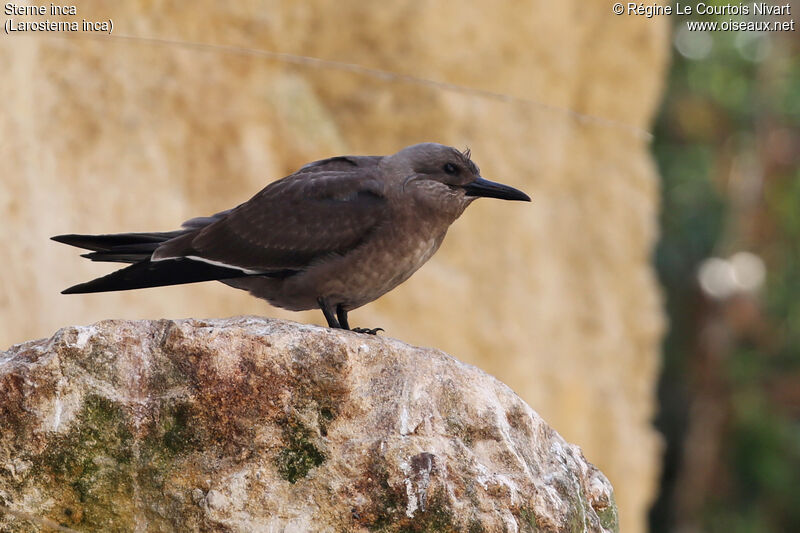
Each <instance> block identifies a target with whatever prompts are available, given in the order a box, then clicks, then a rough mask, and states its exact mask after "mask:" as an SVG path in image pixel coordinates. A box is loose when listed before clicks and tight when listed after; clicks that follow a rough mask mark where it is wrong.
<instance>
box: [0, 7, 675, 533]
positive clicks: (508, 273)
mask: <svg viewBox="0 0 800 533" xmlns="http://www.w3.org/2000/svg"><path fill="white" fill-rule="evenodd" d="M77 6H78V10H79V13H78V18H79V19H80V18H86V19H109V18H111V19H113V21H114V24H115V35H116V36H118V37H119V36H123V35H139V36H152V37H161V38H166V39H174V40H185V41H198V42H204V43H216V44H225V45H236V46H245V47H252V48H258V49H268V50H274V51H282V52H292V53H299V54H308V55H313V56H319V57H324V58H329V59H336V60H341V61H345V62H351V63H359V64H362V65H366V66H371V67H376V68H381V69H386V70H391V71H395V72H398V73H406V74H412V75H416V76H422V77H428V78H435V79H438V80H446V81H449V82H453V83H458V84H464V85H469V86H472V87H476V88H480V89H487V90H491V91H497V92H501V93H506V94H509V95H514V96H518V97H523V98H530V99H534V100H537V101H540V102H542V103H545V104H548V105H552V106H559V107H563V108H569V109H572V110H575V111H579V112H581V113H586V114H591V115H596V116H598V117H604V118H607V119H612V120H614V121H619V122H621V123H625V124H628V125H631V126H633V127H636V128H644V129H646V128H648V126H649V124H650V121H651V118H652V116H653V113H654V111H655V108H656V106H657V103H658V100H659V96H660V92H661V89H662V84H663V79H664V75H665V66H666V63H667V61H668V49H669V47H668V32H669V28H668V27H667V23H666V22H662V21H658V20H656V19H649V20H648V19H644V18H641V17H626V16H622V17H617V16H614V15H612V14H611V3H610V2H608V1H607V0H591V1H586V0H562V1H559V2H552V1H548V0H541V1H536V0H530V1H525V2H505V3H495V2H488V1H484V2H453V1H423V0H420V1H399V2H390V3H374V2H373V3H366V2H361V1H356V0H348V1H341V0H340V1H336V2H333V1H314V2H292V1H288V0H287V1H247V2H235V3H224V2H213V1H198V2H191V3H188V2H177V1H175V2H153V1H147V0H132V1H127V2H100V1H80V2H78V4H77ZM0 68H2V72H3V77H4V80H3V83H2V84H0V101H2V102H3V104H2V108H1V109H0V128H2V130H1V131H2V141H0V180H2V182H1V183H2V187H1V188H0V206H2V213H3V220H2V221H3V223H2V225H0V247H2V250H3V257H4V259H3V262H2V265H3V267H2V268H3V274H2V276H1V277H0V284H1V285H0V313H2V315H1V316H0V345H2V346H4V347H5V346H8V345H10V344H11V343H15V342H20V341H23V340H25V339H30V338H37V337H43V336H47V335H50V334H51V333H52V332H54V331H55V330H56V329H57V328H59V327H61V326H64V325H67V324H84V323H89V322H93V321H97V320H100V319H103V318H110V317H124V318H144V317H148V318H155V317H162V316H163V317H187V316H195V317H205V316H208V317H220V316H228V315H236V314H249V313H251V314H260V315H266V316H274V317H286V318H291V319H293V320H299V321H313V322H316V323H322V316H321V313H307V314H290V313H285V312H282V311H280V310H277V309H274V308H271V307H269V306H268V305H267V304H265V303H263V302H261V301H258V300H255V299H252V298H250V297H248V296H247V295H245V294H244V293H241V292H239V291H236V290H233V289H229V288H227V287H224V286H222V285H221V284H213V283H207V284H200V285H194V286H185V287H178V288H166V289H160V290H146V291H134V292H129V293H120V294H102V295H88V296H61V295H59V294H58V293H59V291H60V290H61V289H63V288H65V287H67V286H69V285H71V284H74V283H77V282H80V281H85V280H88V279H90V278H92V277H95V276H97V275H101V274H104V273H106V272H108V271H109V270H110V269H109V265H98V264H90V263H88V262H86V261H84V260H82V259H80V258H79V257H78V256H77V253H76V251H75V250H73V249H69V248H67V247H65V246H63V245H58V244H56V243H53V242H51V241H49V240H48V237H50V236H51V235H55V234H58V233H65V232H89V233H94V232H117V231H130V230H168V229H173V228H174V227H176V225H177V224H178V223H179V222H181V221H183V220H184V219H187V218H190V217H192V216H196V215H203V214H209V213H212V212H215V211H217V210H221V209H224V208H227V207H230V206H232V205H235V204H236V203H239V202H241V201H243V200H246V199H247V198H249V197H250V195H252V194H253V193H255V192H256V191H257V190H259V189H260V188H261V187H263V186H264V185H265V184H266V183H268V182H269V181H271V180H273V179H276V178H279V177H281V176H283V175H285V174H287V173H289V172H291V171H292V170H293V169H296V168H298V167H299V166H300V165H302V164H304V163H306V162H308V161H311V160H314V159H318V158H322V157H327V156H331V155H335V154H340V153H355V154H362V153H363V154H383V153H390V152H394V151H396V150H397V149H399V148H401V147H403V146H405V145H407V144H411V143H415V142H420V141H438V142H442V143H446V144H451V145H455V146H458V147H464V146H467V145H468V146H470V147H471V148H472V151H473V157H474V159H475V160H476V162H477V163H478V164H479V165H480V166H481V168H482V170H483V174H484V176H486V177H487V178H489V179H495V180H498V181H502V182H505V183H509V184H511V185H514V186H517V187H520V188H522V189H523V190H525V191H526V192H528V193H530V194H531V196H532V197H533V203H532V204H520V203H513V204H509V203H503V202H500V201H492V200H482V201H479V202H478V203H477V204H476V205H474V206H473V207H471V208H470V209H469V210H468V211H467V213H466V214H465V215H464V217H463V218H462V219H461V220H460V221H458V222H457V223H456V225H455V226H454V227H453V229H452V231H451V232H450V235H449V236H448V238H447V240H445V244H444V246H443V248H442V250H441V251H440V252H439V254H438V255H437V256H436V257H435V258H434V259H433V260H432V261H431V262H430V264H428V265H426V266H425V267H424V268H423V269H422V270H421V271H420V272H419V273H418V274H417V275H415V276H414V277H413V278H412V279H411V280H410V281H409V282H407V283H406V284H405V285H403V286H402V287H400V288H399V289H397V290H396V291H394V292H393V293H391V294H389V295H388V296H386V297H384V298H383V299H382V300H380V301H379V302H377V303H374V304H371V305H369V306H367V307H365V308H363V309H361V310H358V311H356V312H355V313H354V314H353V317H352V319H351V322H352V323H355V324H356V325H364V326H371V327H372V326H378V325H379V326H382V327H384V328H386V330H387V332H388V334H389V335H391V336H394V337H398V338H400V339H403V340H405V341H407V342H410V343H414V344H421V345H427V346H435V347H438V348H441V349H442V350H445V351H447V352H449V353H451V354H453V355H455V356H456V357H459V358H460V359H463V360H465V361H468V362H471V363H474V364H476V365H478V366H480V367H481V368H483V369H485V370H487V371H489V372H491V373H493V374H495V375H497V376H499V377H500V378H501V379H503V380H504V381H506V382H507V383H508V384H509V385H511V386H512V387H513V388H514V389H515V390H516V391H517V392H518V393H519V394H520V395H521V396H522V397H523V398H524V399H525V400H527V401H528V402H529V403H530V404H531V406H533V407H534V408H535V409H536V410H537V411H538V412H539V413H541V414H542V416H544V418H545V419H546V420H548V422H550V423H551V424H552V425H553V426H554V427H555V428H556V429H557V430H558V431H559V432H560V433H561V434H563V435H564V437H566V438H567V439H568V440H570V441H572V442H575V443H577V444H579V445H580V446H582V447H583V449H584V450H585V453H586V456H587V457H588V459H589V460H591V461H592V462H594V463H595V464H597V465H598V466H599V467H600V468H601V469H602V470H603V471H604V472H605V473H606V474H607V475H608V477H609V478H610V479H611V481H612V483H613V484H614V487H615V490H616V495H617V501H618V504H619V509H620V516H621V522H622V530H623V531H625V532H629V533H635V532H642V531H644V530H645V516H646V511H647V508H648V505H649V503H650V501H651V499H652V497H653V495H654V489H655V483H656V478H657V474H658V467H657V464H658V456H659V441H658V439H657V436H656V433H655V432H654V430H653V429H652V427H651V424H650V421H651V418H652V416H653V409H654V390H655V381H656V374H657V370H658V345H659V338H660V335H661V332H662V328H663V320H662V316H661V309H660V301H659V293H658V290H657V286H656V282H655V279H654V274H653V270H652V268H651V266H650V263H649V258H650V254H651V249H652V247H653V245H654V242H655V239H656V233H657V228H656V211H657V206H658V183H657V177H656V173H655V169H654V166H653V162H652V161H651V158H650V156H649V154H648V142H647V140H645V139H643V138H642V137H641V136H638V135H636V134H635V133H633V132H632V131H631V130H629V129H626V128H624V127H617V126H614V125H609V124H606V123H601V122H596V121H585V120H578V119H576V118H574V117H573V116H570V114H568V113H565V112H561V111H557V110H552V109H548V108H546V107H541V106H527V105H523V104H519V103H504V102H498V101H493V100H490V99H486V98H482V97H480V96H475V95H465V94H457V93H450V92H444V91H441V90H433V89H431V88H427V87H420V86H414V85H409V84H405V83H401V82H398V81H391V80H379V79H372V78H368V77H364V76H361V75H357V74H354V73H349V72H341V71H335V70H330V69H319V68H308V67H298V66H292V65H287V64H283V63H280V62H276V61H274V60H270V59H268V58H264V57H259V56H258V55H236V54H230V53H225V52H223V51H213V50H196V49H187V48H185V47H179V46H169V45H154V44H147V43H141V42H135V41H130V40H122V39H117V40H97V39H86V38H83V37H82V36H81V35H77V36H76V35H65V36H58V35H52V34H50V35H46V34H45V35H43V34H41V33H40V34H35V35H33V34H15V35H12V36H6V35H3V36H2V37H1V38H0Z"/></svg>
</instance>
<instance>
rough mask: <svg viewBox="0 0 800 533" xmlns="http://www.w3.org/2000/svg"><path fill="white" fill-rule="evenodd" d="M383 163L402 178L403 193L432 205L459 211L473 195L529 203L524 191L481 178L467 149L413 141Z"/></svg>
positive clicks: (470, 201) (471, 199)
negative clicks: (461, 150) (412, 143)
mask: <svg viewBox="0 0 800 533" xmlns="http://www.w3.org/2000/svg"><path fill="white" fill-rule="evenodd" d="M385 164H386V165H388V166H389V167H390V168H391V169H392V171H393V172H392V173H393V174H394V175H396V176H398V177H400V179H401V180H402V188H403V190H404V191H405V192H409V193H411V194H414V196H415V197H417V198H418V199H419V200H421V201H423V202H425V203H430V204H431V206H432V207H436V208H442V207H453V208H457V209H459V213H458V214H460V211H463V210H464V208H465V207H466V206H468V205H469V204H470V203H472V201H473V200H476V199H477V198H481V197H486V198H500V199H502V200H522V201H526V202H530V200H531V199H530V197H529V196H528V195H527V194H525V193H524V192H522V191H520V190H518V189H515V188H513V187H509V186H508V185H503V184H501V183H495V182H493V181H489V180H487V179H484V178H482V177H481V171H480V169H479V168H478V166H477V165H476V164H475V163H473V162H472V159H470V152H469V150H465V151H464V152H460V151H458V150H456V149H455V148H452V147H450V146H445V145H442V144H436V143H422V144H415V145H412V146H409V147H406V148H403V149H402V150H400V151H399V152H397V153H396V154H394V155H391V156H389V157H387V158H386V160H385Z"/></svg>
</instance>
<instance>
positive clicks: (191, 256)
mask: <svg viewBox="0 0 800 533" xmlns="http://www.w3.org/2000/svg"><path fill="white" fill-rule="evenodd" d="M170 259H191V260H192V261H200V262H201V263H208V264H209V265H214V266H218V267H223V268H232V269H234V270H239V271H240V272H244V273H245V274H265V272H264V271H263V270H250V269H249V268H242V267H240V266H236V265H226V264H225V263H223V262H221V261H214V260H212V259H206V258H205V257H197V256H196V255H186V256H181V257H151V258H150V261H152V262H156V261H168V260H170Z"/></svg>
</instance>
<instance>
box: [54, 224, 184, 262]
mask: <svg viewBox="0 0 800 533" xmlns="http://www.w3.org/2000/svg"><path fill="white" fill-rule="evenodd" d="M184 233H187V230H176V231H165V232H151V233H115V234H110V235H74V234H71V235H57V236H55V237H51V238H52V239H53V240H54V241H57V242H61V243H64V244H69V245H70V246H75V247H77V248H83V249H84V250H91V253H88V254H83V257H86V258H88V259H91V260H92V261H112V262H118V263H138V262H139V261H144V260H145V259H149V258H150V256H151V255H152V254H153V252H154V251H155V249H156V248H158V247H159V245H161V244H162V243H164V242H166V241H168V240H170V239H173V238H175V237H178V236H180V235H183V234H184Z"/></svg>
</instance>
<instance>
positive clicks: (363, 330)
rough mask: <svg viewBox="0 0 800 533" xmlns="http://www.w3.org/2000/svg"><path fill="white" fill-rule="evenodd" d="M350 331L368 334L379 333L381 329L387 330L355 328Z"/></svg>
mask: <svg viewBox="0 0 800 533" xmlns="http://www.w3.org/2000/svg"><path fill="white" fill-rule="evenodd" d="M350 331H355V332H356V333H366V334H367V335H377V334H378V332H379V331H385V330H384V329H383V328H372V329H370V328H353V329H351V330H350Z"/></svg>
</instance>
